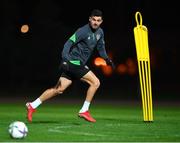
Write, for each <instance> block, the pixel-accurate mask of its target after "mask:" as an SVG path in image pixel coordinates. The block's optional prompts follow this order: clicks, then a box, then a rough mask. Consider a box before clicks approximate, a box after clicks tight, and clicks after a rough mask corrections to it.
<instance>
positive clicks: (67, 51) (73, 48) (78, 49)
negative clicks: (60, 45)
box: [62, 24, 108, 65]
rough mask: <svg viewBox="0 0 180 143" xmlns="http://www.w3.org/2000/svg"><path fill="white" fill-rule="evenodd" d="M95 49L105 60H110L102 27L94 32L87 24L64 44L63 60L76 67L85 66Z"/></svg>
mask: <svg viewBox="0 0 180 143" xmlns="http://www.w3.org/2000/svg"><path fill="white" fill-rule="evenodd" d="M95 48H97V50H98V52H99V55H100V56H101V57H102V58H103V59H107V58H108V56H107V53H106V50H105V42H104V33H103V30H102V29H101V28H100V27H99V28H98V29H96V30H93V29H92V28H91V27H90V25H89V24H86V25H84V26H83V27H81V28H79V29H78V30H77V31H76V32H75V33H74V34H73V35H72V36H71V37H70V38H69V39H68V40H67V42H66V43H65V44H64V49H63V51H62V59H63V60H64V61H70V62H71V63H73V64H76V65H85V64H86V62H87V60H88V59H89V57H90V56H91V54H92V52H93V50H94V49H95Z"/></svg>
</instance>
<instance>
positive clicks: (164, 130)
mask: <svg viewBox="0 0 180 143" xmlns="http://www.w3.org/2000/svg"><path fill="white" fill-rule="evenodd" d="M80 107H81V105H80V104H77V103H76V104H72V103H71V104H53V103H50V104H49V103H47V104H43V105H42V106H41V107H40V108H38V110H37V112H36V113H35V114H34V118H33V122H32V123H28V122H27V121H26V109H25V105H24V103H23V104H20V103H18V104H0V142H75V141H76V142H131V141H133V142H144V141H146V142H147V141H150V142H152V141H153V142H160V141H161V142H175V141H180V108H179V106H162V105H161V106H155V107H154V122H153V123H144V122H143V121H142V119H143V117H142V108H141V107H140V105H138V106H137V105H133V104H128V105H126V104H123V105H118V104H117V105H113V104H93V105H92V106H91V108H90V109H91V114H92V116H93V117H94V118H95V119H96V120H97V122H96V123H89V122H87V121H85V120H83V119H81V118H78V117H77V112H78V111H79V109H80ZM15 120H19V121H23V122H25V123H26V124H27V126H28V129H29V133H28V136H27V137H26V138H24V139H11V138H10V136H9V134H8V125H9V124H10V123H11V122H13V121H15Z"/></svg>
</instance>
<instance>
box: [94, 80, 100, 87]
mask: <svg viewBox="0 0 180 143" xmlns="http://www.w3.org/2000/svg"><path fill="white" fill-rule="evenodd" d="M99 86H100V81H99V79H96V80H95V81H94V82H93V87H95V88H96V89H97V88H99Z"/></svg>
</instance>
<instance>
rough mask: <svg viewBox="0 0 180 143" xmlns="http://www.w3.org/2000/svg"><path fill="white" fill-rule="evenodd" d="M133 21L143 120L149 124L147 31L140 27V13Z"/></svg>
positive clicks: (149, 75) (149, 73) (150, 115)
mask: <svg viewBox="0 0 180 143" xmlns="http://www.w3.org/2000/svg"><path fill="white" fill-rule="evenodd" d="M138 18H139V20H140V21H139V20H138ZM135 19H136V23H137V26H136V27H135V28H134V37H135V44H136V53H137V61H138V70H139V80H140V87H141V96H142V107H143V119H144V121H148V122H149V121H153V107H152V86H151V70H150V56H149V46H148V30H147V28H146V26H144V25H142V15H141V13H140V12H136V14H135Z"/></svg>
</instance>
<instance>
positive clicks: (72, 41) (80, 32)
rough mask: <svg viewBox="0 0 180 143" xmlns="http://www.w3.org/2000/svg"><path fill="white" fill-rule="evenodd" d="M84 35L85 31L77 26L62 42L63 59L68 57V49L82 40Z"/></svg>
mask: <svg viewBox="0 0 180 143" xmlns="http://www.w3.org/2000/svg"><path fill="white" fill-rule="evenodd" d="M84 36H85V32H84V30H83V29H82V28H79V29H78V30H77V31H76V32H75V33H74V34H73V35H72V36H71V37H70V38H69V39H68V40H67V41H66V43H65V44H64V48H63V51H62V58H63V59H69V58H68V55H69V52H70V49H71V48H72V47H73V46H74V45H76V44H77V43H78V42H79V41H81V40H83V39H84Z"/></svg>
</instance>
